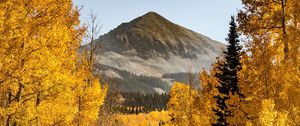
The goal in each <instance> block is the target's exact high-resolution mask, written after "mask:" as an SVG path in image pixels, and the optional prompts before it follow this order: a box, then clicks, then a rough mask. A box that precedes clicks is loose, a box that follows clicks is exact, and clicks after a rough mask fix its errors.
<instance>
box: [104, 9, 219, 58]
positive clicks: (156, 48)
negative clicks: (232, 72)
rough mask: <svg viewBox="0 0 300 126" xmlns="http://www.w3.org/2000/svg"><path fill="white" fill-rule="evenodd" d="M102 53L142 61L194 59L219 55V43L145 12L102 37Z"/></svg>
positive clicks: (153, 13)
mask: <svg viewBox="0 0 300 126" xmlns="http://www.w3.org/2000/svg"><path fill="white" fill-rule="evenodd" d="M100 40H101V41H102V47H103V48H102V49H103V51H113V52H116V53H119V54H123V55H136V56H138V57H141V58H143V59H148V58H153V57H163V58H164V59H169V58H170V55H176V56H180V57H182V58H197V55H198V54H203V55H214V56H215V54H219V53H220V50H221V49H220V48H223V44H221V43H219V42H216V41H214V40H211V39H209V38H208V37H206V36H203V35H201V34H198V33H195V32H193V31H191V30H188V29H186V28H184V27H181V26H179V25H176V24H174V23H172V22H170V21H168V20H167V19H165V18H164V17H162V16H160V15H158V14H157V13H155V12H149V13H147V14H145V15H143V16H141V17H138V18H136V19H134V20H132V21H131V22H129V23H123V24H121V25H120V26H118V27H117V28H116V29H114V30H112V31H110V32H109V33H107V34H105V35H103V36H102V37H101V38H100Z"/></svg>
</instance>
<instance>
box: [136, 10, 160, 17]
mask: <svg viewBox="0 0 300 126" xmlns="http://www.w3.org/2000/svg"><path fill="white" fill-rule="evenodd" d="M141 17H143V18H154V19H155V18H156V19H157V18H162V16H161V15H159V14H158V13H156V12H153V11H150V12H148V13H146V14H144V15H143V16H141Z"/></svg>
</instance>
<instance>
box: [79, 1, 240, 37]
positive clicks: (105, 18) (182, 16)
mask: <svg viewBox="0 0 300 126" xmlns="http://www.w3.org/2000/svg"><path fill="white" fill-rule="evenodd" d="M73 1H74V4H75V5H78V6H79V7H81V6H82V7H83V8H82V10H81V17H80V19H81V21H82V22H87V21H88V15H89V13H90V10H93V12H94V13H95V14H97V15H98V19H99V22H100V24H103V27H102V30H101V34H104V33H107V32H108V31H109V30H112V29H113V28H116V27H117V26H118V25H120V24H121V23H122V22H129V21H131V20H132V19H134V18H136V17H139V16H141V15H143V14H145V13H147V12H149V11H154V12H156V13H158V14H160V15H162V16H163V17H165V18H167V19H168V20H170V21H172V22H174V23H176V24H179V25H181V26H183V27H186V28H188V29H191V30H193V31H196V32H198V33H201V34H203V35H206V36H208V37H210V38H212V39H214V40H217V41H220V42H225V38H226V37H227V33H228V27H229V26H228V23H229V20H230V16H231V15H233V14H236V13H237V11H238V9H241V8H242V5H241V0H73Z"/></svg>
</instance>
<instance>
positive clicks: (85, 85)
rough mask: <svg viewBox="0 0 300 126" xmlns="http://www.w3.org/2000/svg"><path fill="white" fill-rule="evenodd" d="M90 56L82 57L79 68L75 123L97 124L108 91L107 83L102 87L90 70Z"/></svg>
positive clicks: (76, 87)
mask: <svg viewBox="0 0 300 126" xmlns="http://www.w3.org/2000/svg"><path fill="white" fill-rule="evenodd" d="M87 58H88V57H84V56H83V57H82V58H81V61H79V62H81V63H80V64H79V66H78V69H77V73H78V74H77V76H76V78H77V79H76V80H77V82H76V84H75V85H74V88H73V89H74V91H75V92H76V94H75V96H76V98H75V100H76V104H75V106H77V113H76V117H75V119H74V121H73V124H75V125H90V124H95V123H96V121H97V119H98V114H99V109H100V107H101V105H102V104H103V103H104V98H105V96H106V92H107V85H104V86H103V87H101V84H100V83H99V80H98V79H97V78H96V77H94V76H93V75H92V72H90V64H89V63H88V61H87Z"/></svg>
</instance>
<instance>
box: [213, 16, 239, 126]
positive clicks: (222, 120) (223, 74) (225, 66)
mask: <svg viewBox="0 0 300 126" xmlns="http://www.w3.org/2000/svg"><path fill="white" fill-rule="evenodd" d="M229 25H230V29H229V34H228V38H226V41H228V43H229V45H227V49H226V50H225V51H224V52H223V53H224V60H219V61H218V67H217V68H218V70H219V72H218V73H216V74H215V77H217V78H218V81H219V85H218V86H217V87H216V88H217V90H218V94H217V95H216V96H215V99H216V103H217V106H216V108H214V109H213V111H214V112H215V116H216V119H217V121H216V122H215V123H214V124H213V125H214V126H226V125H229V123H228V122H227V121H226V119H227V117H228V116H230V110H229V109H228V107H229V105H228V104H227V103H226V101H227V100H228V99H229V98H230V97H229V95H230V93H232V95H239V96H242V94H241V93H240V91H239V87H238V75H237V74H238V71H239V70H240V69H241V63H240V56H241V49H242V47H241V46H240V44H239V42H240V41H239V35H238V33H237V25H236V23H235V19H234V17H233V16H232V17H231V22H230V24H229Z"/></svg>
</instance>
